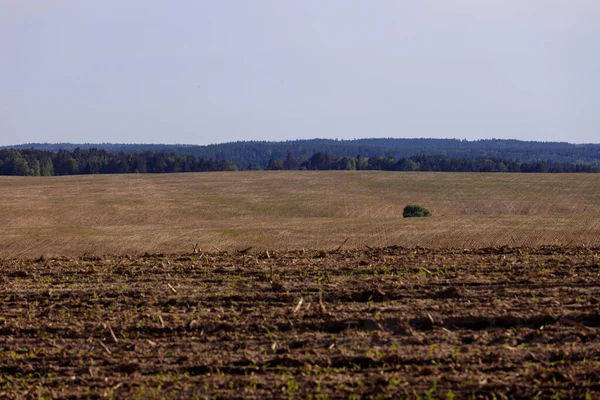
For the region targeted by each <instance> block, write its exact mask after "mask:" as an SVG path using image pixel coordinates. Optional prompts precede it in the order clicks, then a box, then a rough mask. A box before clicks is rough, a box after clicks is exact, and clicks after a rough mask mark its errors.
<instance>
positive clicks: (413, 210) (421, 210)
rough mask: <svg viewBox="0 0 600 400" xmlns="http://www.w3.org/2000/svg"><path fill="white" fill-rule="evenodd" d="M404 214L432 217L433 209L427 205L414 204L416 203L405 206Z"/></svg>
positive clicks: (409, 216)
mask: <svg viewBox="0 0 600 400" xmlns="http://www.w3.org/2000/svg"><path fill="white" fill-rule="evenodd" d="M402 216H403V217H404V218H411V217H431V211H429V210H428V209H426V208H425V207H421V206H419V205H416V204H414V205H409V206H406V207H404V211H403V212H402Z"/></svg>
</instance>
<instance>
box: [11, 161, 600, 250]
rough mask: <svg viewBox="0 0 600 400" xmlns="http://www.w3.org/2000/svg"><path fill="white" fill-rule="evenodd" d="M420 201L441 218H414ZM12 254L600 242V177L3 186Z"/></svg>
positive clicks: (212, 178)
mask: <svg viewBox="0 0 600 400" xmlns="http://www.w3.org/2000/svg"><path fill="white" fill-rule="evenodd" d="M412 203H417V204H421V205H423V206H425V207H427V208H429V209H430V210H431V211H432V212H433V215H434V217H433V218H427V219H403V218H402V209H403V207H404V206H405V205H407V204H412ZM0 210H1V211H0V226H2V230H1V231H0V257H4V258H6V257H35V256H39V255H42V254H45V255H62V256H64V255H72V256H78V255H82V254H139V253H144V252H149V253H157V252H163V253H173V252H186V251H189V250H190V249H191V248H192V244H193V243H199V246H200V247H201V248H203V249H208V248H212V246H216V247H217V248H219V249H222V250H232V249H240V248H245V247H249V246H253V247H254V249H255V250H257V249H277V250H288V249H302V248H310V249H331V248H335V247H337V246H339V245H340V244H341V243H342V242H343V241H344V240H345V239H346V238H349V239H348V241H347V243H346V244H345V247H344V248H359V247H363V246H364V245H368V246H371V247H381V246H388V245H400V246H405V247H412V246H422V247H431V248H447V247H454V248H481V247H491V246H503V245H508V246H538V245H584V246H593V245H599V244H600V218H598V216H600V176H598V175H594V174H581V175H580V174H556V175H552V174H481V173H479V174H469V173H457V174H454V173H399V172H377V171H369V172H366V171H361V172H351V171H344V172H341V171H340V172H337V171H333V172H234V173H201V174H169V175H96V176H89V175H88V176H68V177H27V178H24V177H1V178H0Z"/></svg>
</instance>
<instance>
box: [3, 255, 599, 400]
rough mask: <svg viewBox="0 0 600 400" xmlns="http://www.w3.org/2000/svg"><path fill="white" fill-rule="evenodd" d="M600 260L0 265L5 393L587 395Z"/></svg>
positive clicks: (594, 364) (367, 258)
mask: <svg viewBox="0 0 600 400" xmlns="http://www.w3.org/2000/svg"><path fill="white" fill-rule="evenodd" d="M599 252H600V249H598V248H584V247H570V248H566V247H538V248H508V247H502V248H489V249H479V250H449V249H448V250H444V249H437V250H431V249H429V250H428V249H422V248H412V249H408V248H400V247H387V248H379V249H365V250H340V251H329V252H324V251H294V252H270V253H267V252H264V251H256V252H255V253H244V254H242V253H239V252H230V253H226V252H213V253H199V254H182V255H161V254H157V255H149V254H147V255H145V256H140V257H131V256H118V257H108V256H106V257H88V258H81V257H80V258H56V259H53V258H40V259H37V260H36V259H7V260H4V261H2V262H1V268H2V277H3V278H2V282H1V285H2V302H1V303H0V397H9V398H10V397H14V398H38V397H39V396H51V397H56V398H88V397H89V398H100V397H105V396H108V397H110V396H114V397H116V398H122V397H136V396H137V397H138V398H152V397H153V396H154V397H156V398H191V397H199V398H206V397H207V398H214V397H215V396H217V395H218V397H219V398H257V399H258V398H308V397H309V396H313V397H312V398H315V399H317V398H320V399H324V398H328V397H329V398H338V397H345V398H353V397H352V396H357V397H354V398H361V397H365V398H366V397H368V396H373V397H374V398H378V397H379V398H403V397H406V398H418V396H421V398H427V396H429V397H434V398H449V397H452V396H455V397H456V398H464V397H471V396H475V397H476V398H492V397H493V396H495V398H533V397H535V396H536V395H537V396H539V398H551V397H552V398H556V397H555V396H562V397H560V398H584V397H585V396H586V395H588V396H590V397H591V398H598V396H599V395H600V372H599V371H600V342H599V341H598V335H599V333H600V330H599V329H600V308H599V304H598V303H599V300H600V283H599V277H600V267H599V265H598V253H599ZM300 300H302V301H300Z"/></svg>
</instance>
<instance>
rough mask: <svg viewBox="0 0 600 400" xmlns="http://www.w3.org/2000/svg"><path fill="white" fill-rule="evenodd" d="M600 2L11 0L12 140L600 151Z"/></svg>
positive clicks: (1, 97)
mask: <svg viewBox="0 0 600 400" xmlns="http://www.w3.org/2000/svg"><path fill="white" fill-rule="evenodd" d="M599 134H600V1H598V0H485V1H483V0H437V1H435V0H418V1H417V0H407V1H401V0H396V1H393V0H387V1H384V0H361V1H357V0H293V1H292V0H270V1H267V0H236V1H233V0H176V1H167V0H160V1H159V0H103V1H92V0H0V144H1V145H5V144H16V143H24V142H78V143H80V142H119V143H142V142H143V143H193V144H207V143H218V142H225V141H233V140H287V139H296V138H313V137H327V138H349V139H352V138H363V137H452V138H464V139H481V138H492V137H496V138H517V139H523V140H549V141H550V140H551V141H569V142H575V143H581V142H595V143H597V142H600V139H599V138H600V135H599Z"/></svg>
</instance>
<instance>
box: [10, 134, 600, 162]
mask: <svg viewBox="0 0 600 400" xmlns="http://www.w3.org/2000/svg"><path fill="white" fill-rule="evenodd" d="M5 148H13V149H29V148H33V149H36V150H49V151H58V150H61V149H62V150H75V149H76V148H80V149H92V148H94V149H103V150H106V151H109V152H124V153H131V152H133V153H142V152H147V151H149V152H165V153H171V154H175V155H181V156H188V155H190V156H194V157H196V158H198V159H201V158H204V159H216V160H227V161H230V162H231V163H232V164H233V165H234V166H236V167H237V168H239V169H263V168H266V167H267V166H268V163H269V161H270V160H271V159H284V158H286V157H287V155H288V153H291V154H292V155H293V156H294V157H295V158H297V159H300V158H302V157H311V156H313V155H314V154H316V153H319V152H321V153H328V154H330V155H335V156H347V157H358V156H361V157H380V156H383V157H393V158H406V157H414V156H423V155H436V156H444V157H451V158H464V159H476V158H480V157H495V158H500V159H505V160H513V161H517V162H538V161H545V162H557V163H572V164H575V163H577V164H583V165H600V144H571V143H566V142H534V141H520V140H508V139H485V140H475V141H468V140H459V139H394V138H377V139H355V140H334V139H308V140H291V141H281V142H267V141H239V142H229V143H220V144H211V145H186V144H181V145H178V144H116V143H81V144H77V143H27V144H20V145H14V146H5Z"/></svg>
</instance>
